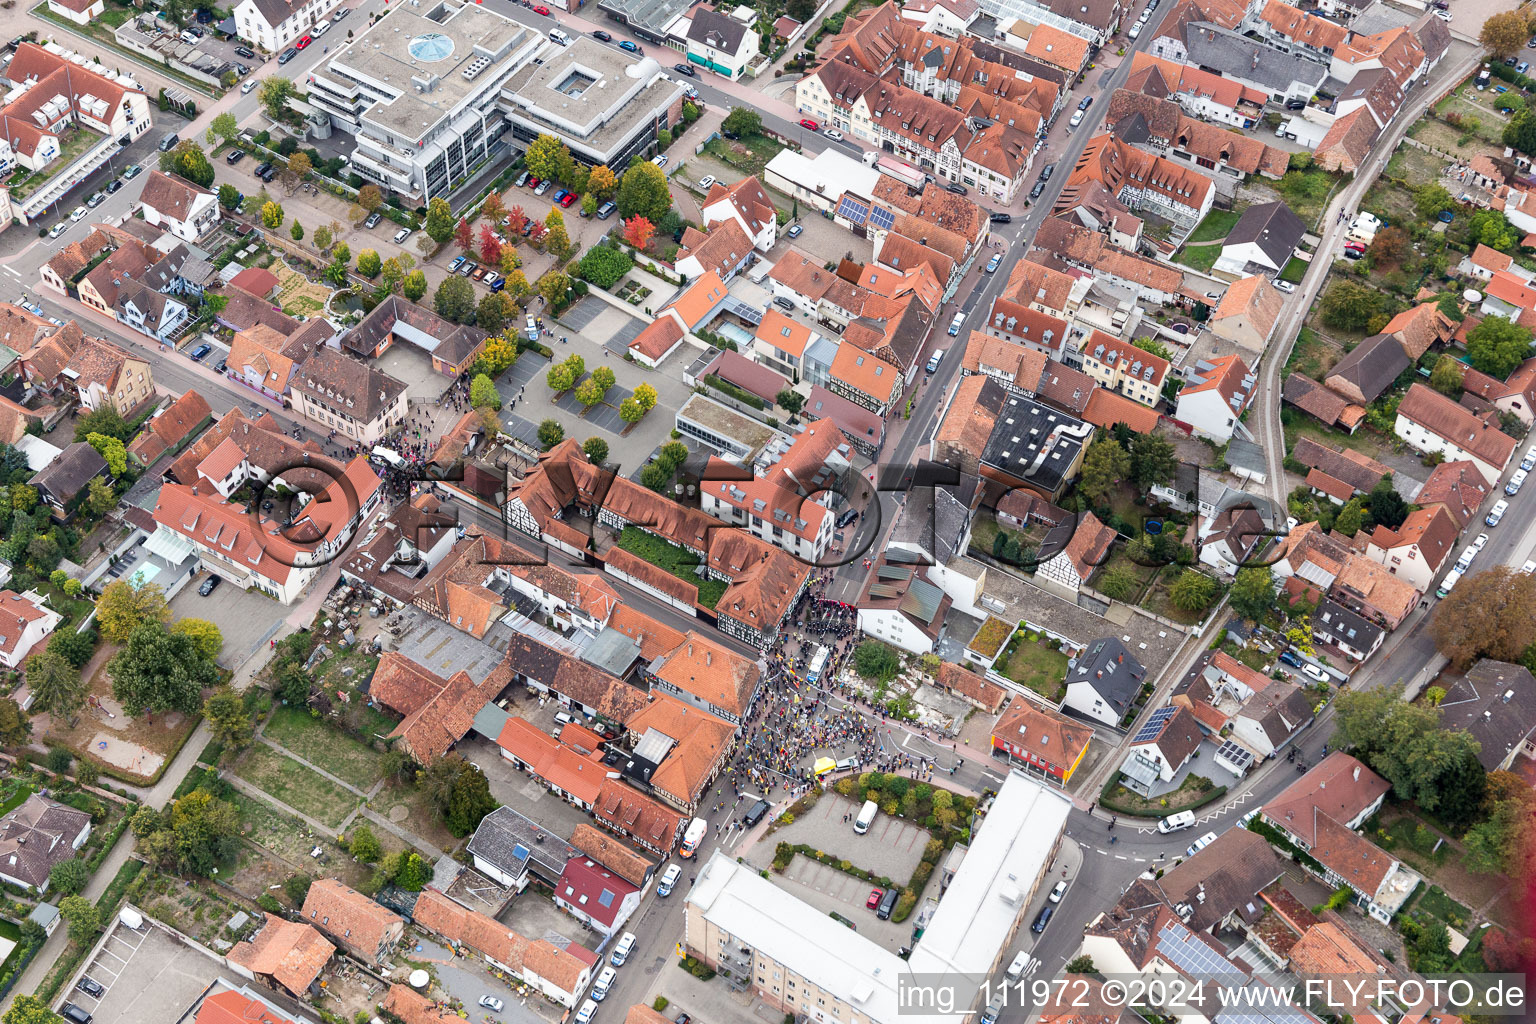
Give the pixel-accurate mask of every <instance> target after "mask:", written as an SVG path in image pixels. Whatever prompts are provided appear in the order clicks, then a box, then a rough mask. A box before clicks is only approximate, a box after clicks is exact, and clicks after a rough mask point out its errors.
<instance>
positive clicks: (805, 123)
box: [800, 117, 821, 132]
mask: <svg viewBox="0 0 1536 1024" xmlns="http://www.w3.org/2000/svg"><path fill="white" fill-rule="evenodd" d="M800 127H801V128H804V129H806V130H807V131H812V132H819V131H821V125H819V124H817V123H816V122H815V121H812V120H811V119H810V118H808V117H802V118H801V119H800Z"/></svg>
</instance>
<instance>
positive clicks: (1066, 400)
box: [1036, 360, 1098, 416]
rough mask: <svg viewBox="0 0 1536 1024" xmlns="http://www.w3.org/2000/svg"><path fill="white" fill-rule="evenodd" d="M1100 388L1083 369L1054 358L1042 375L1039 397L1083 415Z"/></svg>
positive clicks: (1060, 407) (1058, 406) (1059, 407)
mask: <svg viewBox="0 0 1536 1024" xmlns="http://www.w3.org/2000/svg"><path fill="white" fill-rule="evenodd" d="M1097 388H1098V384H1097V383H1095V382H1094V379H1093V378H1092V377H1090V376H1088V375H1087V374H1086V373H1084V372H1083V371H1081V370H1074V369H1073V368H1072V367H1070V366H1068V365H1066V364H1065V363H1058V362H1056V361H1055V360H1052V361H1050V362H1048V363H1046V365H1045V372H1044V373H1042V374H1041V375H1040V386H1039V388H1038V390H1037V391H1036V394H1037V395H1038V396H1039V398H1040V399H1041V400H1042V401H1044V402H1047V403H1049V404H1051V405H1054V406H1056V407H1057V408H1058V409H1065V410H1066V411H1067V412H1070V413H1075V414H1076V415H1079V416H1081V415H1082V414H1083V413H1085V412H1086V411H1087V410H1088V403H1089V402H1090V401H1092V400H1093V393H1094V391H1095V390H1096V389H1097Z"/></svg>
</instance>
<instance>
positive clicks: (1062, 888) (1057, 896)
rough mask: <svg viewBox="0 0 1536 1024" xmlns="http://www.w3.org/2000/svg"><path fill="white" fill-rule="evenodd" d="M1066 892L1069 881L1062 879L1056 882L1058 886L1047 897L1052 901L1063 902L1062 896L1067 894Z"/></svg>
mask: <svg viewBox="0 0 1536 1024" xmlns="http://www.w3.org/2000/svg"><path fill="white" fill-rule="evenodd" d="M1066 894H1067V882H1066V879H1062V880H1061V881H1059V882H1057V883H1056V887H1055V888H1054V889H1052V890H1051V894H1050V896H1048V897H1046V898H1047V899H1049V900H1050V901H1051V902H1052V903H1060V902H1061V898H1062V897H1063V896H1065V895H1066Z"/></svg>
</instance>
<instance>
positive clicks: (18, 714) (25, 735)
mask: <svg viewBox="0 0 1536 1024" xmlns="http://www.w3.org/2000/svg"><path fill="white" fill-rule="evenodd" d="M31 736H32V723H31V722H29V721H27V716H26V713H25V712H24V711H22V710H21V705H20V704H17V703H16V698H14V697H0V746H4V747H19V746H21V745H22V744H23V743H26V742H27V741H28V739H30V738H31Z"/></svg>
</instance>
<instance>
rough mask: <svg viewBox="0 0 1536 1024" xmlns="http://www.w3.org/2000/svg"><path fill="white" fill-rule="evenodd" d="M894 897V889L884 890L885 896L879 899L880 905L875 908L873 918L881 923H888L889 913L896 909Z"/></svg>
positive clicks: (895, 894)
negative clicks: (876, 918)
mask: <svg viewBox="0 0 1536 1024" xmlns="http://www.w3.org/2000/svg"><path fill="white" fill-rule="evenodd" d="M896 896H897V893H896V890H895V889H894V888H891V889H887V890H885V895H884V896H882V897H880V905H879V906H878V907H876V908H875V916H876V917H878V918H879V919H880V920H882V921H889V920H890V919H891V912H892V911H893V910H895V909H896Z"/></svg>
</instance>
